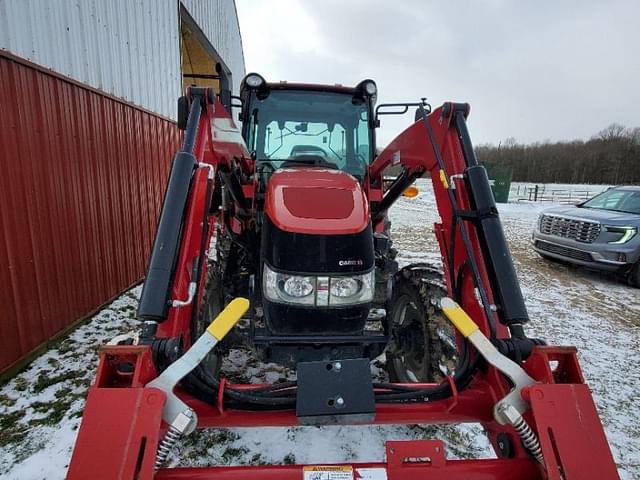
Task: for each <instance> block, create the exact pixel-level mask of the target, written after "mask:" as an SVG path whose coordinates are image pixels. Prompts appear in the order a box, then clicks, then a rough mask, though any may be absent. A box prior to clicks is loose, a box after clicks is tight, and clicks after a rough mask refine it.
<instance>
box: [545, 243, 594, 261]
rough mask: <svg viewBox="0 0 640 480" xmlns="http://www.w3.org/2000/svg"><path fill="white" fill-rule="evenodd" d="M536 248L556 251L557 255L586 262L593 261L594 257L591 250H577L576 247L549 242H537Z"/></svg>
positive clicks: (551, 251) (550, 251)
mask: <svg viewBox="0 0 640 480" xmlns="http://www.w3.org/2000/svg"><path fill="white" fill-rule="evenodd" d="M536 248H538V249H539V250H544V251H545V252H549V253H555V254H556V255H562V256H563V257H567V258H574V259H576V260H582V261H584V262H592V261H593V257H592V256H591V254H590V253H589V252H583V251H582V250H576V249H575V248H569V247H563V246H562V245H555V244H553V243H547V242H541V241H539V240H538V241H537V242H536Z"/></svg>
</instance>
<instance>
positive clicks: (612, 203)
mask: <svg viewBox="0 0 640 480" xmlns="http://www.w3.org/2000/svg"><path fill="white" fill-rule="evenodd" d="M581 206H582V207H584V208H600V209H602V210H613V211H614V212H625V213H636V214H638V215H640V191H635V190H618V189H615V190H614V189H612V190H607V191H606V192H603V193H601V194H600V195H597V196H595V197H593V198H592V199H591V200H587V201H586V202H585V203H583V204H582V205H581Z"/></svg>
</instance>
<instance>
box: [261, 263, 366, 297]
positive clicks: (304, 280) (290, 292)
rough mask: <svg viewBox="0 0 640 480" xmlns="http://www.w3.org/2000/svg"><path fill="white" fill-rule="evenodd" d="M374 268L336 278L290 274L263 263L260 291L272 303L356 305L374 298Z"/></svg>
mask: <svg viewBox="0 0 640 480" xmlns="http://www.w3.org/2000/svg"><path fill="white" fill-rule="evenodd" d="M374 281H375V271H374V270H372V271H370V272H368V273H365V274H363V275H348V276H339V277H329V276H323V275H318V276H310V275H290V274H288V273H281V272H275V271H273V270H271V268H269V266H268V265H267V264H264V269H263V275H262V290H263V293H264V296H265V298H267V299H268V300H271V301H273V302H279V303H292V304H297V305H313V306H318V307H326V306H344V305H356V304H359V303H368V302H370V301H371V300H373V292H374Z"/></svg>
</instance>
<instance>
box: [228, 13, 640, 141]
mask: <svg viewBox="0 0 640 480" xmlns="http://www.w3.org/2000/svg"><path fill="white" fill-rule="evenodd" d="M236 6H237V9H238V16H239V19H240V29H241V33H242V42H243V46H244V55H245V63H246V68H247V72H251V71H255V72H258V73H260V74H262V75H263V76H264V77H265V78H266V79H267V80H268V81H279V80H288V81H303V82H312V83H313V82H315V83H341V84H344V85H355V84H356V83H357V82H359V81H360V80H362V79H364V78H373V79H374V80H375V81H376V82H377V84H378V90H379V97H378V101H379V102H393V101H415V100H417V99H418V98H420V97H423V96H426V97H427V98H428V100H429V102H430V103H432V105H433V106H434V107H436V106H438V105H440V104H441V103H442V102H444V101H447V100H453V101H464V102H468V103H470V104H471V108H472V111H471V116H470V118H469V128H470V131H471V136H472V139H473V140H474V143H476V144H481V143H487V142H491V143H495V144H497V143H498V142H500V141H503V140H504V139H506V138H508V137H515V138H516V140H518V141H519V142H534V141H544V140H551V141H555V140H566V139H574V138H582V139H588V138H589V137H590V136H591V135H593V134H595V133H597V132H598V131H599V130H601V129H603V128H604V127H606V126H607V125H609V124H610V123H612V122H619V123H622V124H624V125H626V126H630V127H636V126H640V118H639V117H640V114H639V112H640V81H639V80H640V1H637V0H627V1H610V0H601V1H589V0H582V1H551V0H550V1H528V2H524V1H516V0H512V1H507V0H504V1H503V0H487V1H471V0H469V1H461V0H458V1H445V0H440V1H425V0H395V1H394V0H378V1H374V0H236ZM410 120H411V118H409V117H406V118H405V119H404V120H399V119H397V118H391V117H384V120H383V122H382V127H381V130H380V132H379V134H378V135H379V142H380V145H379V146H384V145H383V144H386V143H388V141H389V140H391V139H392V138H393V137H394V136H395V135H396V134H397V133H399V131H401V130H402V129H403V128H404V126H405V125H407V122H409V121H410Z"/></svg>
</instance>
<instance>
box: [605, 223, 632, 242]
mask: <svg viewBox="0 0 640 480" xmlns="http://www.w3.org/2000/svg"><path fill="white" fill-rule="evenodd" d="M604 228H605V229H606V230H607V232H614V233H619V234H620V235H622V236H621V237H620V238H619V239H618V240H614V241H613V242H607V243H614V244H620V243H627V242H628V241H629V240H631V239H632V238H633V237H635V236H636V234H637V233H638V228H637V227H618V226H613V225H608V226H605V227H604Z"/></svg>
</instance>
